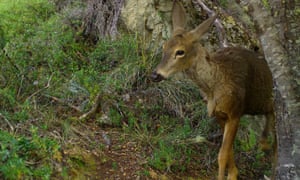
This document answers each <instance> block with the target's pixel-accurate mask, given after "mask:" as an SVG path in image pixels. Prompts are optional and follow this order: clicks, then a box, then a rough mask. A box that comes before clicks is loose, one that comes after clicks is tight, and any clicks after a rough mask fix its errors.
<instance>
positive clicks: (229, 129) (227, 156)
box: [218, 118, 239, 180]
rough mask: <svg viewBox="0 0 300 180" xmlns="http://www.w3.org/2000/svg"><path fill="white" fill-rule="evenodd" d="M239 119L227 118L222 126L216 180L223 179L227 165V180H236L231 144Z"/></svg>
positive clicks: (236, 171) (236, 173) (236, 170)
mask: <svg viewBox="0 0 300 180" xmlns="http://www.w3.org/2000/svg"><path fill="white" fill-rule="evenodd" d="M238 125H239V118H228V119H227V121H226V122H225V126H224V135H223V142H222V146H221V149H220V152H219V155H218V163H219V175H218V180H224V179H225V170H226V166H227V165H228V179H230V180H236V179H237V175H238V169H237V167H236V165H235V162H234V153H233V142H234V138H235V135H236V132H237V129H238Z"/></svg>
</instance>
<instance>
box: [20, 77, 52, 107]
mask: <svg viewBox="0 0 300 180" xmlns="http://www.w3.org/2000/svg"><path fill="white" fill-rule="evenodd" d="M52 77H53V74H51V76H50V78H49V79H48V82H47V84H46V86H45V87H43V88H41V89H39V90H37V91H36V92H34V93H32V94H31V95H30V96H28V97H27V99H26V101H28V100H29V99H31V98H32V97H33V96H35V95H37V94H38V93H40V92H42V91H43V90H45V89H48V88H49V87H50V82H51V80H52Z"/></svg>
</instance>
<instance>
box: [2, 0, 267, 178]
mask: <svg viewBox="0 0 300 180" xmlns="http://www.w3.org/2000/svg"><path fill="white" fill-rule="evenodd" d="M222 2H225V1H222ZM11 12H14V13H11ZM0 16H1V20H0V35H1V38H0V45H1V46H0V47H1V48H2V49H1V52H0V64H1V66H0V99H1V100H0V107H1V108H0V121H1V125H0V129H1V131H0V142H1V144H0V179H2V178H3V179H50V178H51V177H55V178H58V179H61V178H63V179H66V178H67V177H73V176H74V177H75V176H76V177H83V176H81V175H80V174H84V175H86V176H89V177H90V176H92V173H90V172H87V169H89V170H90V171H95V172H96V171H97V169H96V167H95V166H97V165H101V163H102V164H104V163H106V162H108V159H109V158H108V157H106V156H105V155H103V151H104V149H105V148H104V147H105V143H103V142H101V143H99V142H96V140H97V139H101V138H102V137H98V136H97V137H96V138H95V141H93V140H91V139H89V137H91V136H93V135H91V134H97V133H99V132H97V131H96V130H94V129H93V128H97V127H106V126H107V124H109V126H111V127H114V128H117V129H118V131H120V132H121V134H122V135H121V136H120V137H119V139H118V140H119V141H128V139H130V140H131V141H134V142H136V144H137V148H139V149H141V150H143V153H142V155H143V156H144V157H145V160H146V163H144V164H143V167H144V168H145V169H147V168H148V169H154V170H157V171H159V172H161V173H165V172H169V173H172V172H183V173H184V172H185V171H187V169H195V170H197V171H198V172H199V173H203V172H205V171H204V170H205V169H209V170H210V171H212V172H211V175H214V174H215V172H214V170H215V169H216V158H217V155H216V154H217V151H218V146H219V140H220V139H219V140H213V142H210V143H203V144H200V143H199V141H198V139H199V137H202V136H203V137H209V135H210V134H211V133H212V132H214V131H215V130H217V129H218V128H217V127H215V125H211V124H212V122H211V120H210V119H209V118H208V117H207V116H206V113H205V112H206V110H205V104H204V103H203V102H201V101H200V99H201V97H200V94H199V92H198V90H197V87H195V86H194V85H193V84H191V83H190V82H188V81H181V80H176V79H173V80H167V81H165V82H162V83H158V84H155V83H152V82H150V81H149V79H148V75H149V74H150V73H151V71H152V69H153V68H154V66H155V65H156V63H157V62H158V60H159V59H160V55H159V54H156V53H154V52H152V51H149V50H145V49H144V48H143V47H145V42H143V41H142V40H140V39H139V36H138V35H135V34H125V33H123V34H122V35H120V36H119V37H118V38H117V39H116V40H114V41H112V40H109V39H101V40H99V42H98V43H97V44H90V43H89V42H87V41H85V39H84V37H83V36H82V35H81V33H80V31H79V30H76V29H74V28H73V26H72V25H70V24H68V23H66V22H65V21H64V18H65V14H64V12H56V8H55V5H54V4H53V3H52V2H51V1H47V0H26V1H16V0H13V1H7V0H2V1H1V2H0ZM77 23H80V22H77ZM77 25H78V24H77ZM99 93H100V94H101V109H100V111H101V112H99V113H97V114H96V117H93V118H92V119H87V120H79V118H78V117H79V116H80V115H81V114H83V113H84V112H87V111H89V109H91V107H92V106H93V104H94V103H95V102H94V101H95V98H96V97H97V94H99ZM104 115H105V116H104ZM104 117H106V119H108V123H107V122H105V123H103V119H105V118H104ZM90 121H93V122H95V124H96V125H97V127H95V126H94V124H93V126H88V125H87V124H89V123H90ZM86 127H87V128H86ZM243 127H247V124H246V123H245V124H243ZM245 130H246V131H245V132H246V133H245V132H243V135H244V136H241V137H242V138H240V139H238V140H237V148H239V150H241V151H246V152H247V153H248V154H249V156H247V157H252V156H255V155H256V157H255V158H256V160H257V161H253V162H252V164H253V166H257V167H264V166H263V165H261V163H260V162H261V161H263V160H262V156H261V153H262V152H259V153H258V154H255V152H256V151H255V146H256V145H257V143H256V141H255V137H256V134H255V133H254V131H253V130H252V129H248V128H245ZM247 132H249V134H248V133H247ZM78 137H79V138H78ZM76 138H77V139H76ZM78 139H79V140H78ZM80 139H83V140H82V141H80ZM200 139H201V138H200ZM76 140H77V141H78V142H81V144H80V143H78V142H77V141H76ZM74 141H76V142H74ZM82 142H83V143H82ZM85 149H87V150H86V151H87V152H89V153H83V152H85ZM239 150H238V151H239ZM92 151H96V152H97V153H98V154H101V156H100V157H101V158H99V157H98V159H100V160H99V162H97V160H98V159H97V160H95V158H94V156H93V154H92V153H91V152H92ZM81 152H82V153H81ZM208 152H209V153H208ZM97 153H95V154H97ZM244 159H245V158H244ZM247 160H249V159H245V161H247ZM96 163H100V164H96ZM111 166H112V169H113V170H118V169H120V166H119V164H118V162H117V161H113V163H112V164H111ZM16 167H17V168H16ZM257 167H253V169H257ZM203 169H204V170H203ZM249 171H250V173H251V171H252V169H251V170H249ZM249 171H247V172H244V174H247V173H249ZM98 173H99V172H98ZM139 173H140V174H144V175H145V176H149V175H150V174H151V173H150V172H148V171H147V170H141V172H139Z"/></svg>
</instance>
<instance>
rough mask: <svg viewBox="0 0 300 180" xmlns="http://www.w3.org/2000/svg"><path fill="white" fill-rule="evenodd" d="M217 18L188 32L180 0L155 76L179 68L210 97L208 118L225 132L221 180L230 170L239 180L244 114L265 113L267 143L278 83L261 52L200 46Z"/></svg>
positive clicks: (165, 75) (220, 158) (220, 159)
mask: <svg viewBox="0 0 300 180" xmlns="http://www.w3.org/2000/svg"><path fill="white" fill-rule="evenodd" d="M215 19H216V16H213V17H210V18H209V19H207V20H206V21H204V22H203V23H202V24H200V25H199V26H198V27H196V28H195V29H193V30H191V31H186V30H185V29H184V26H185V24H186V17H185V12H184V8H183V7H182V5H181V4H180V3H179V2H177V1H176V0H175V1H174V5H173V11H172V21H173V34H172V37H171V38H170V39H169V40H168V41H166V42H165V43H164V45H163V56H162V61H161V62H160V64H159V65H158V66H157V68H156V70H155V71H154V72H153V73H152V75H151V78H152V80H153V81H155V82H158V81H161V80H163V79H165V78H168V77H170V76H171V75H172V74H175V73H176V72H183V73H185V74H186V75H187V77H189V78H190V79H191V80H192V81H193V82H194V83H196V84H197V86H198V87H199V89H200V92H201V94H202V95H203V97H204V99H205V100H206V101H207V111H208V114H209V116H213V117H215V118H216V120H217V122H218V123H219V124H220V126H221V128H222V131H223V141H222V145H221V148H220V151H219V154H218V165H219V172H218V179H219V180H223V179H224V178H225V170H226V168H228V179H232V180H235V179H237V176H238V169H237V167H236V164H235V160H234V155H233V142H234V138H235V136H236V133H237V130H238V126H239V121H240V117H241V116H242V115H244V114H250V115H257V114H263V115H265V116H266V119H267V122H266V125H265V128H264V130H263V133H262V138H261V144H262V146H265V147H267V146H268V144H267V142H266V141H267V140H266V139H267V136H268V132H269V129H270V127H271V126H274V119H275V116H274V105H273V95H272V88H273V81H272V74H271V72H270V69H269V67H268V65H267V62H266V61H265V59H264V57H263V55H261V54H259V53H256V52H252V51H250V50H247V49H244V48H238V47H227V48H222V49H220V50H218V51H217V52H215V53H212V54H210V53H208V52H207V50H205V48H203V47H202V46H201V44H200V43H199V39H200V38H201V36H202V35H203V34H204V33H206V32H207V31H208V29H209V27H210V26H211V25H212V23H213V22H214V21H215ZM273 135H274V136H275V133H273ZM275 141H276V139H274V143H275ZM274 147H276V146H274Z"/></svg>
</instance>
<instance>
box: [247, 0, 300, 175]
mask: <svg viewBox="0 0 300 180" xmlns="http://www.w3.org/2000/svg"><path fill="white" fill-rule="evenodd" d="M246 2H247V3H248V8H249V14H250V16H251V17H252V19H253V21H254V24H255V26H256V29H257V32H258V36H259V39H260V42H261V44H262V48H263V51H264V54H265V57H266V60H267V61H268V64H269V67H270V69H271V71H272V73H273V77H274V80H275V85H276V89H277V90H278V92H279V94H277V96H276V104H277V108H276V116H277V117H276V120H277V123H276V124H277V141H278V161H277V168H276V179H299V178H300V108H299V107H300V103H299V97H297V93H296V92H297V88H299V84H297V79H298V77H297V74H296V73H295V72H297V70H298V67H297V66H294V67H295V68H294V70H293V68H292V66H291V64H292V63H291V61H292V60H293V61H295V60H298V63H299V54H298V55H297V53H299V39H298V40H297V39H288V38H287V37H286V35H288V36H290V37H291V38H296V37H297V36H294V35H293V32H294V30H295V29H294V28H298V27H299V24H297V23H296V21H295V24H296V25H293V27H289V25H291V24H289V22H288V21H286V20H287V18H286V15H287V14H285V13H286V12H287V11H289V12H290V13H291V12H292V11H295V9H294V10H293V9H287V7H286V5H287V2H285V1H280V0H273V1H269V4H262V1H259V0H247V1H246ZM288 3H290V2H288ZM271 10H272V11H271ZM298 10H299V9H298ZM296 14H297V13H296V12H295V15H296ZM298 14H299V13H298ZM298 21H299V19H298ZM295 33H297V31H295ZM298 33H299V31H298ZM298 38H299V35H298ZM297 43H298V46H297ZM295 49H296V50H297V49H298V51H295V52H291V51H293V50H295ZM296 62H297V61H296Z"/></svg>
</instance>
